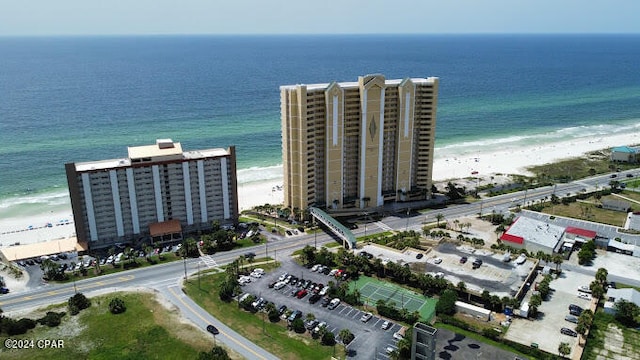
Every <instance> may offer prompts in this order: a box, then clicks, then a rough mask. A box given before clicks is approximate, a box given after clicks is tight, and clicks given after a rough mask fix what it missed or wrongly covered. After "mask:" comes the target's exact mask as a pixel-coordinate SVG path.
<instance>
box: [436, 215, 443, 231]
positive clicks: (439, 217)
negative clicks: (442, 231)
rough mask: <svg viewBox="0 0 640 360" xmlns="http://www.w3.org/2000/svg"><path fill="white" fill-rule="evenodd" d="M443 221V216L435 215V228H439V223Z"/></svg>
mask: <svg viewBox="0 0 640 360" xmlns="http://www.w3.org/2000/svg"><path fill="white" fill-rule="evenodd" d="M442 220H444V215H443V214H442V213H437V214H436V226H437V227H438V228H439V227H440V221H442Z"/></svg>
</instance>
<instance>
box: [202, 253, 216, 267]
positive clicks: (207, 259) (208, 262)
mask: <svg viewBox="0 0 640 360" xmlns="http://www.w3.org/2000/svg"><path fill="white" fill-rule="evenodd" d="M200 260H201V261H202V263H203V264H204V265H205V266H206V267H207V268H209V269H211V268H217V267H219V266H218V263H217V262H216V261H215V260H214V259H213V258H212V257H211V255H204V256H200Z"/></svg>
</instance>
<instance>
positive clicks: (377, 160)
mask: <svg viewBox="0 0 640 360" xmlns="http://www.w3.org/2000/svg"><path fill="white" fill-rule="evenodd" d="M280 96H281V101H280V104H281V115H282V152H283V156H282V157H283V167H284V205H285V206H286V207H289V208H292V209H295V208H297V209H300V210H303V209H307V208H309V207H310V206H315V207H318V208H326V209H329V210H332V209H333V210H336V209H348V208H359V209H362V208H367V207H373V206H380V205H383V204H384V203H385V202H388V201H408V200H419V199H427V198H429V197H430V194H431V184H432V169H433V147H434V137H435V126H436V108H437V100H438V78H434V77H429V78H406V79H402V80H386V79H385V78H384V76H383V75H367V76H362V77H359V78H358V81H357V82H332V83H326V84H313V85H289V86H282V87H281V88H280Z"/></svg>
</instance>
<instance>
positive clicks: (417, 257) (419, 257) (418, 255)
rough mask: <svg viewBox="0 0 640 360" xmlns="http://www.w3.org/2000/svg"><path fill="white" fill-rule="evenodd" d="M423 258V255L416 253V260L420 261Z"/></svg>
mask: <svg viewBox="0 0 640 360" xmlns="http://www.w3.org/2000/svg"><path fill="white" fill-rule="evenodd" d="M423 256H424V254H423V253H417V254H416V259H422V257H423Z"/></svg>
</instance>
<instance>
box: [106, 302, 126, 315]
mask: <svg viewBox="0 0 640 360" xmlns="http://www.w3.org/2000/svg"><path fill="white" fill-rule="evenodd" d="M109 311H111V313H112V314H122V313H123V312H125V311H127V306H126V305H125V304H124V300H122V299H120V298H113V299H111V301H109Z"/></svg>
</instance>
